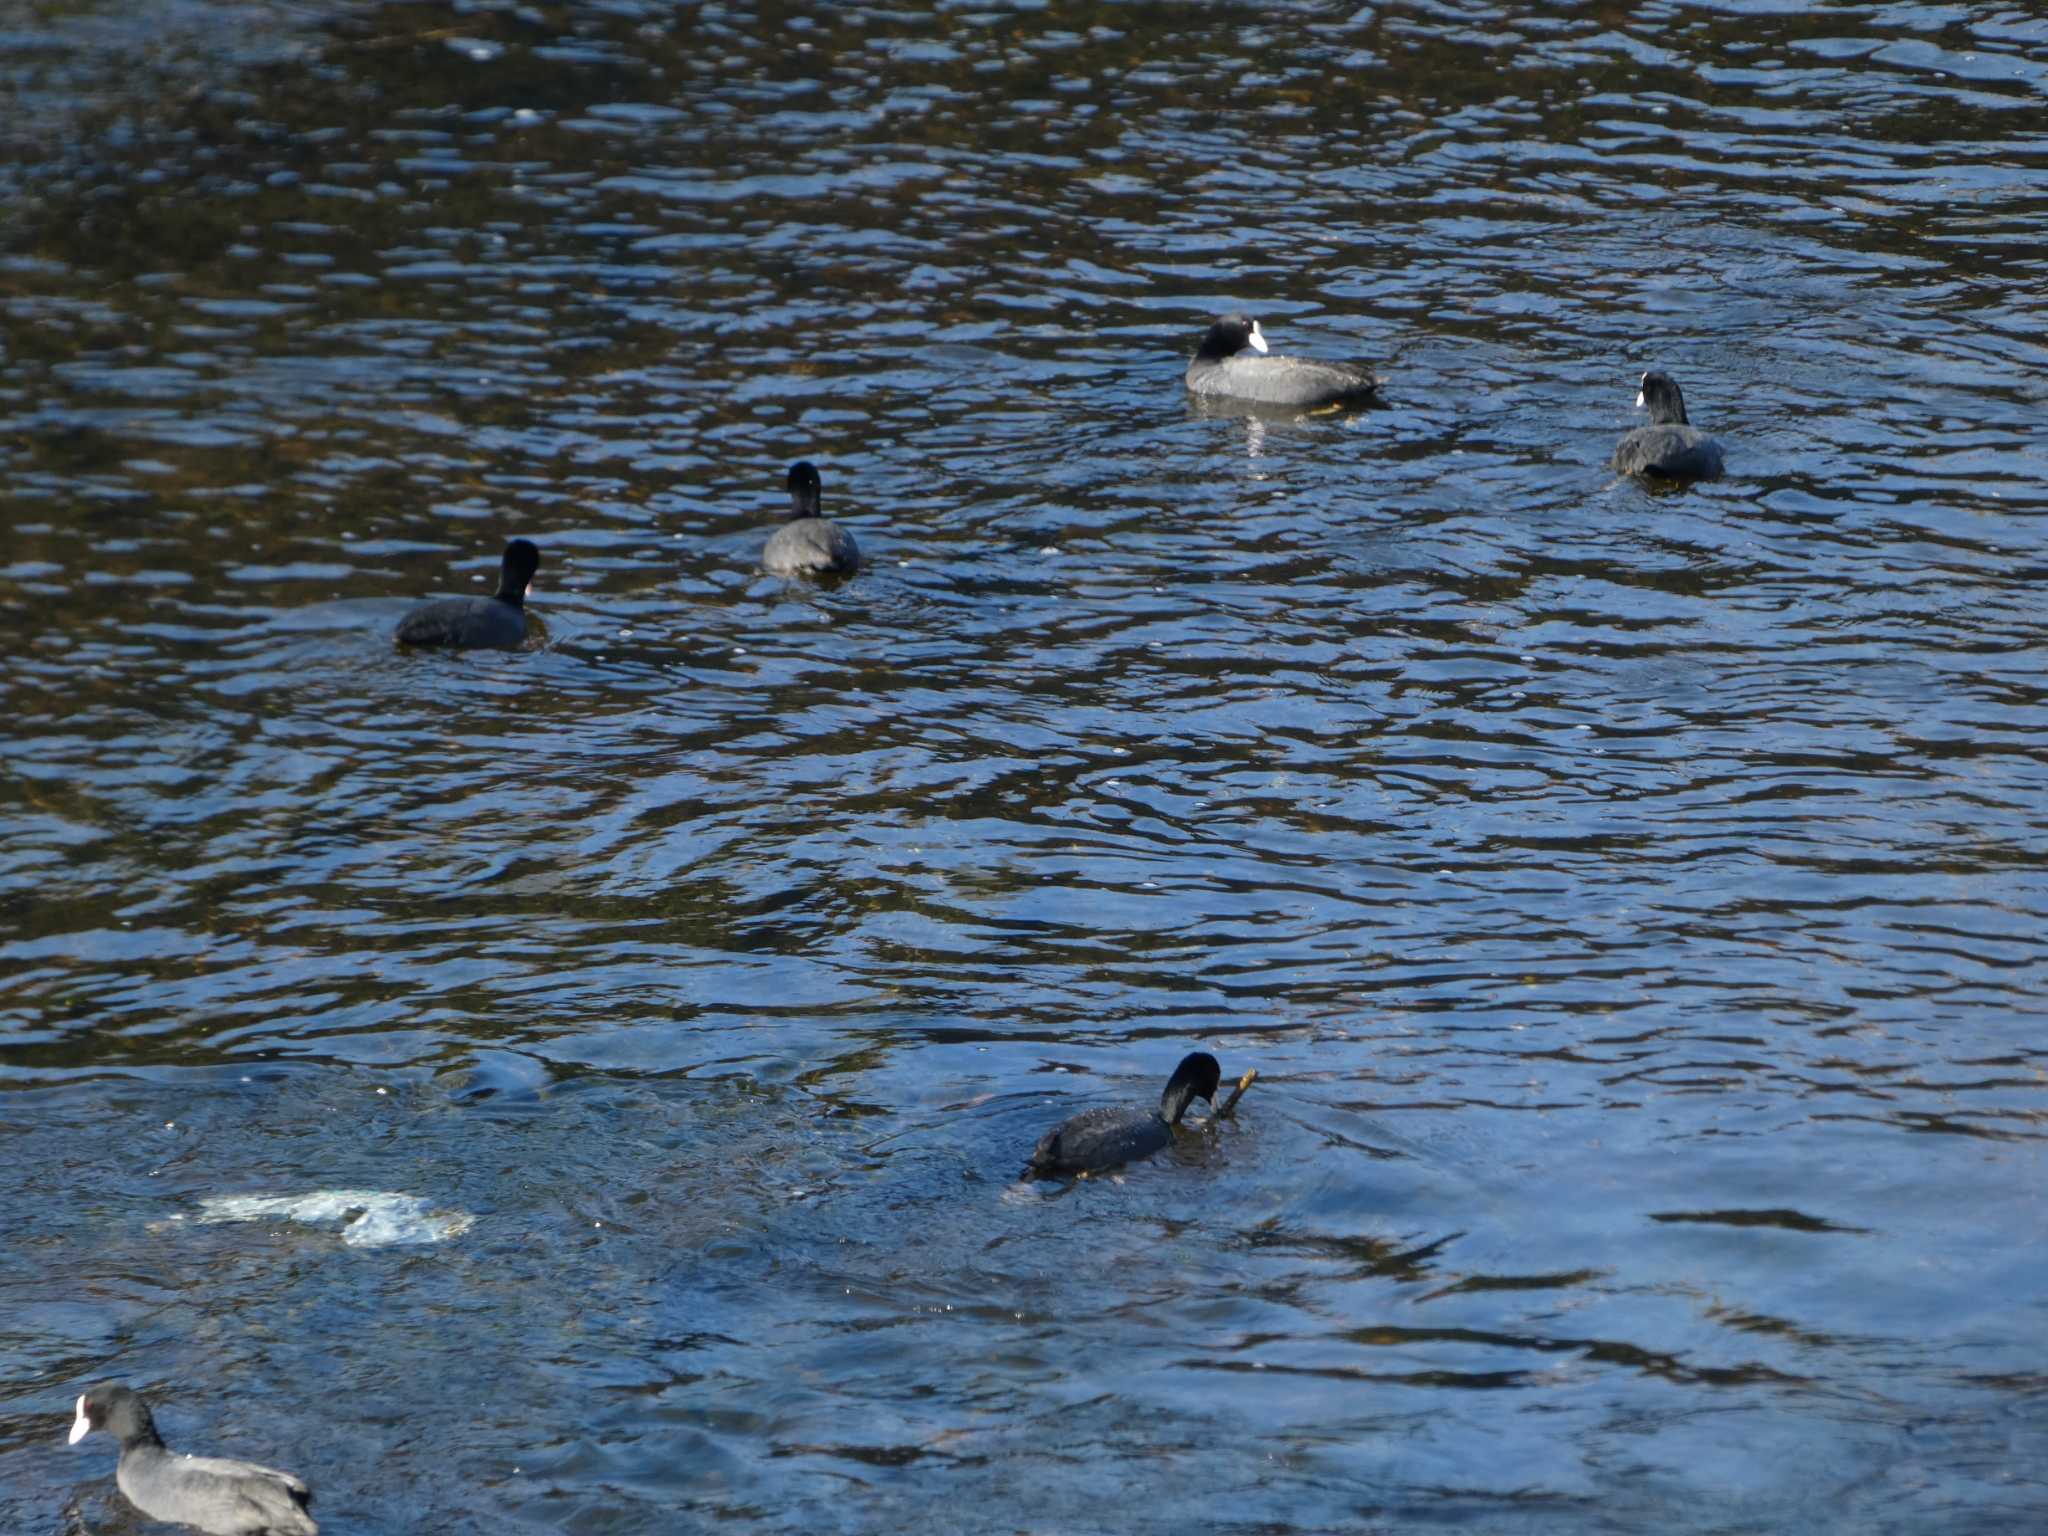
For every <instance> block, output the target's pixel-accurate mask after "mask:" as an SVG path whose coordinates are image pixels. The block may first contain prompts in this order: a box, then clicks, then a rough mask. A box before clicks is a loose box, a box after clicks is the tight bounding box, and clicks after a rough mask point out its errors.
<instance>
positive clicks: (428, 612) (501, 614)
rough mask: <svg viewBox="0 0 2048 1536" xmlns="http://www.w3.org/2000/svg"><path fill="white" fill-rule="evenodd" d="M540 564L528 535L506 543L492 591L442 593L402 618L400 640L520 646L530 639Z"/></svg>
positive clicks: (462, 646)
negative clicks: (529, 594)
mask: <svg viewBox="0 0 2048 1536" xmlns="http://www.w3.org/2000/svg"><path fill="white" fill-rule="evenodd" d="M538 569H540V551H539V550H537V549H535V548H534V547H533V545H532V544H531V543H529V542H528V541H527V540H525V539H514V540H513V541H512V542H511V543H510V544H507V545H506V546H505V559H504V562H503V563H502V564H501V565H500V566H499V568H498V591H497V595H496V596H494V597H438V598H435V599H434V600H433V601H432V602H426V603H421V604H420V605H419V606H418V607H417V608H414V609H413V610H412V612H410V613H408V614H407V615H406V616H405V617H404V618H402V619H400V620H399V621H398V643H399V644H400V645H445V646H450V647H453V648H454V649H456V650H461V651H475V650H489V649H497V650H506V651H509V650H516V649H517V648H518V647H519V646H521V645H524V644H525V643H526V588H527V586H528V584H530V583H531V582H532V580H533V573H534V572H535V571H537V570H538Z"/></svg>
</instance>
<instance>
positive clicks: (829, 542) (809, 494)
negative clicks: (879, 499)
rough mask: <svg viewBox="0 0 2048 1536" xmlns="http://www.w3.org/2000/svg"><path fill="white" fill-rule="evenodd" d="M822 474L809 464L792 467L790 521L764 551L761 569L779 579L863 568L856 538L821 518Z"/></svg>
mask: <svg viewBox="0 0 2048 1536" xmlns="http://www.w3.org/2000/svg"><path fill="white" fill-rule="evenodd" d="M818 490H819V486H818V472H817V470H815V469H813V468H812V467H811V465H810V464H809V463H808V462H807V461H806V462H799V463H796V464H792V465H790V466H789V521H788V522H786V523H784V524H783V525H782V526H781V527H780V528H778V529H776V530H775V532H774V534H773V535H772V536H770V538H769V540H768V547H767V548H766V549H764V550H762V551H761V566H762V568H763V569H764V570H766V571H768V572H769V573H770V574H771V575H775V576H827V575H835V574H844V573H846V572H849V571H856V570H859V569H860V548H859V546H857V545H856V544H855V543H854V542H853V535H852V534H850V533H848V532H847V531H846V530H845V529H844V528H841V527H840V526H839V525H838V524H837V523H828V522H826V521H825V519H824V518H822V517H820V516H819V515H818Z"/></svg>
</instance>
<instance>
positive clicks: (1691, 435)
mask: <svg viewBox="0 0 2048 1536" xmlns="http://www.w3.org/2000/svg"><path fill="white" fill-rule="evenodd" d="M1636 404H1637V405H1639V406H1647V407H1648V408H1649V412H1650V424H1649V425H1648V426H1647V427H1637V428H1636V429H1635V431H1633V432H1631V433H1629V434H1628V436H1626V437H1624V438H1623V439H1622V440H1621V441H1620V442H1619V443H1617V444H1615V447H1614V467H1615V468H1616V469H1618V470H1619V471H1621V473H1623V474H1624V475H1642V476H1645V477H1646V478H1648V479H1651V480H1711V479H1713V478H1714V477H1715V476H1716V475H1718V474H1720V473H1721V445H1720V444H1719V443H1717V442H1715V441H1714V440H1713V439H1712V438H1711V437H1709V436H1707V434H1706V433H1704V432H1702V431H1701V430H1700V429H1699V428H1698V427H1695V426H1690V425H1688V424H1687V422H1686V419H1685V396H1684V395H1682V394H1680V393H1679V392H1678V383H1677V381H1676V380H1675V379H1673V378H1672V377H1671V375H1670V374H1668V373H1660V372H1658V371H1657V370H1656V369H1654V368H1653V369H1651V370H1650V371H1649V372H1648V373H1646V374H1644V375H1643V387H1642V391H1641V393H1639V394H1638V395H1637V396H1636Z"/></svg>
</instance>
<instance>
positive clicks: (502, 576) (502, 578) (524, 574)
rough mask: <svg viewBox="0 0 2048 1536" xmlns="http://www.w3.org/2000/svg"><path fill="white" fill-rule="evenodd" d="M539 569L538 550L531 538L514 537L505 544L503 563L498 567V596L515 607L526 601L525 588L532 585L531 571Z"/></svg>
mask: <svg viewBox="0 0 2048 1536" xmlns="http://www.w3.org/2000/svg"><path fill="white" fill-rule="evenodd" d="M539 569H540V551H539V550H537V549H535V548H534V547H533V541H532V540H531V539H514V540H513V541H512V542H511V543H510V544H507V545H506V546H505V559H504V563H503V564H501V565H500V566H499V567H498V596H499V598H501V599H502V600H503V601H505V602H508V603H510V604H512V605H513V606H514V607H515V608H516V607H518V606H519V605H520V604H521V603H524V602H525V601H526V589H527V588H528V587H530V586H531V585H533V573H534V572H535V571H537V570H539Z"/></svg>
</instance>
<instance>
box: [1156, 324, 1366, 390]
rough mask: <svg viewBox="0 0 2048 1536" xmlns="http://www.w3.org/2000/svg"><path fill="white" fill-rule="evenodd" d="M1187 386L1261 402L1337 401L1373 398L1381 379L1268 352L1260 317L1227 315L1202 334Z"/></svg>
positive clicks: (1190, 368) (1337, 366) (1349, 369)
mask: <svg viewBox="0 0 2048 1536" xmlns="http://www.w3.org/2000/svg"><path fill="white" fill-rule="evenodd" d="M1187 385H1188V388H1189V390H1191V391H1192V392H1193V393H1195V394H1198V395H1214V396H1220V397H1223V398H1226V399H1231V400H1249V401H1252V402H1253V403H1255V404H1259V405H1334V404H1338V403H1340V402H1344V401H1357V400H1364V399H1366V398H1368V397H1369V396H1370V395H1371V394H1372V392H1373V390H1374V389H1375V388H1377V387H1378V381H1377V380H1376V379H1374V378H1373V376H1372V375H1371V374H1369V373H1365V372H1362V371H1360V370H1359V369H1357V368H1347V367H1343V366H1340V365H1339V364H1335V363H1310V362H1304V361H1302V359H1300V358H1298V357H1272V356H1268V355H1267V353H1266V338H1265V336H1264V335H1263V334H1262V333H1261V332H1260V330H1259V322H1258V321H1256V320H1253V319H1251V318H1249V317H1248V316H1245V315H1225V316H1224V317H1223V318H1222V319H1220V320H1218V321H1217V322H1216V323H1215V324H1214V325H1212V326H1210V327H1209V332H1208V334H1207V335H1205V336H1204V337H1203V338H1202V345H1201V347H1200V348H1199V349H1198V350H1197V351H1196V353H1195V360H1194V361H1193V362H1191V363H1189V364H1188V372H1187Z"/></svg>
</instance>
